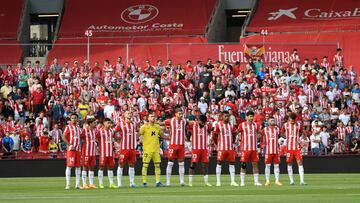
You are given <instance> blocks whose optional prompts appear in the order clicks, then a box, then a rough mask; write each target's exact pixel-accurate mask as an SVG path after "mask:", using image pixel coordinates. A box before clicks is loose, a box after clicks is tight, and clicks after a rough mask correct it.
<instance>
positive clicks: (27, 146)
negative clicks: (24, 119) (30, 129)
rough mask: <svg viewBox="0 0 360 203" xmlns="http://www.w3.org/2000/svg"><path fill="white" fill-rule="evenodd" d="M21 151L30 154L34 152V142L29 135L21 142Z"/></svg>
mask: <svg viewBox="0 0 360 203" xmlns="http://www.w3.org/2000/svg"><path fill="white" fill-rule="evenodd" d="M21 151H22V152H24V153H26V154H30V153H31V152H32V142H31V140H30V138H29V136H28V135H26V136H25V139H24V140H23V141H22V142H21Z"/></svg>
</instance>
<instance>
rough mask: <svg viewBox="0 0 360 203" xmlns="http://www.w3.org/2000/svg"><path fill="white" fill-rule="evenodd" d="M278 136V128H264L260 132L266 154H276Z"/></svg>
mask: <svg viewBox="0 0 360 203" xmlns="http://www.w3.org/2000/svg"><path fill="white" fill-rule="evenodd" d="M279 135H280V129H279V128H278V127H276V126H275V127H273V128H272V127H270V126H268V127H265V128H264V129H263V131H262V136H263V140H264V143H265V147H266V154H278V153H279V145H278V139H279Z"/></svg>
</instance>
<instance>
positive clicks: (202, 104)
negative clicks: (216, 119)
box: [197, 97, 208, 114]
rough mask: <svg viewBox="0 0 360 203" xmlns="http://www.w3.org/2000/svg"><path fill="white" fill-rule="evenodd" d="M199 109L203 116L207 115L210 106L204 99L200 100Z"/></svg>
mask: <svg viewBox="0 0 360 203" xmlns="http://www.w3.org/2000/svg"><path fill="white" fill-rule="evenodd" d="M197 107H198V108H199V110H200V113H201V114H206V112H207V111H208V104H207V103H206V102H205V98H204V97H201V98H200V101H199V103H198V105H197Z"/></svg>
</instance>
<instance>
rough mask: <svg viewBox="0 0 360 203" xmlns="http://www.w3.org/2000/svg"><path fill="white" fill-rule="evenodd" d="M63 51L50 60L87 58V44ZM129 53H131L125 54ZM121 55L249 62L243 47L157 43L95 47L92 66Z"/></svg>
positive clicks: (309, 48) (322, 52) (280, 51)
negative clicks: (97, 62)
mask: <svg viewBox="0 0 360 203" xmlns="http://www.w3.org/2000/svg"><path fill="white" fill-rule="evenodd" d="M265 47H266V49H265V53H264V56H263V59H264V61H265V62H266V63H268V62H276V61H279V60H282V61H283V62H285V63H288V62H289V61H290V55H291V53H292V50H293V49H294V48H297V50H298V52H299V55H300V57H301V59H305V58H309V59H312V58H314V57H317V58H319V59H321V58H322V57H323V56H329V58H331V57H332V55H333V54H334V53H335V51H336V45H335V44H333V45H300V44H297V45H283V44H276V45H271V44H269V45H265ZM57 48H58V49H60V48H61V49H63V51H64V52H63V53H66V54H64V55H63V54H60V53H59V52H57V53H59V54H55V53H56V50H55V51H54V52H53V51H51V52H50V56H49V57H48V60H49V61H51V60H52V59H53V58H54V57H55V56H58V59H59V60H60V61H61V62H64V61H74V60H79V61H81V60H84V59H86V53H87V52H86V45H81V46H66V45H63V46H57V47H56V48H55V49H57ZM126 53H128V54H126ZM118 56H122V57H123V58H124V60H125V59H126V56H128V59H134V60H135V61H136V63H137V64H138V65H141V66H142V65H144V64H145V61H146V60H150V61H151V62H152V64H155V63H156V61H157V60H158V59H161V60H163V61H166V60H167V59H171V60H172V61H173V63H174V64H185V61H186V60H188V59H190V60H192V61H193V63H196V61H197V60H202V61H203V62H206V61H207V59H208V58H211V59H212V60H213V62H215V61H216V60H219V61H222V62H224V61H225V60H229V61H230V62H231V63H235V62H236V61H240V62H241V63H244V62H247V61H248V59H247V56H246V53H244V46H243V44H231V45H229V44H155V45H150V44H148V45H128V46H126V45H118V46H115V45H108V46H106V45H92V46H91V49H90V57H91V61H92V63H93V62H94V61H100V62H101V61H104V60H105V59H109V60H110V61H111V62H112V63H115V62H116V59H117V57H118Z"/></svg>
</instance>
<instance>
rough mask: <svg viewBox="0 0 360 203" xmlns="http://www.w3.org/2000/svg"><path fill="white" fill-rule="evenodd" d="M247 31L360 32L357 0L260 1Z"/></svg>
mask: <svg viewBox="0 0 360 203" xmlns="http://www.w3.org/2000/svg"><path fill="white" fill-rule="evenodd" d="M258 5H259V6H258V8H257V9H256V13H255V16H254V17H253V19H252V20H251V22H250V25H249V26H248V28H247V31H249V32H260V31H261V30H262V29H267V30H268V31H269V32H293V31H297V32H304V31H323V30H333V31H339V30H359V29H360V1H358V0H311V1H310V0H291V1H288V0H260V1H259V3H258Z"/></svg>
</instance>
